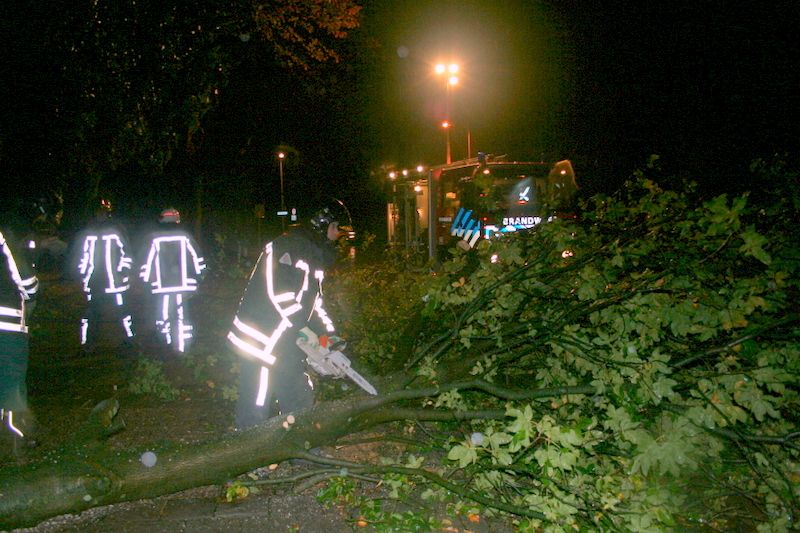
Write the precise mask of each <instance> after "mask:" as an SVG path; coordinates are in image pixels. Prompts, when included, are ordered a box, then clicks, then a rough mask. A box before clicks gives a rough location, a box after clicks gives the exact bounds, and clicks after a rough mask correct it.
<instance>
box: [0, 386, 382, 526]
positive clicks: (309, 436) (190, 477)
mask: <svg viewBox="0 0 800 533" xmlns="http://www.w3.org/2000/svg"><path fill="white" fill-rule="evenodd" d="M364 408H365V402H364V400H363V398H351V399H346V400H339V401H334V402H325V403H321V404H318V405H316V406H314V407H313V408H311V409H308V410H306V411H303V412H299V413H295V414H294V415H293V416H287V417H284V416H281V417H276V418H273V419H270V420H267V421H266V422H264V423H263V424H261V425H259V426H256V427H254V428H251V429H248V430H246V431H241V432H233V433H230V434H226V435H224V436H221V437H219V438H217V439H214V440H211V441H208V442H204V443H199V444H194V445H188V446H183V447H175V446H174V445H172V446H170V447H164V448H163V449H153V450H152V451H153V452H154V453H155V459H156V462H155V464H153V465H152V466H149V467H148V466H146V465H145V464H144V463H148V464H149V462H151V461H148V460H145V461H140V458H141V454H142V452H143V451H145V450H133V451H130V452H127V453H122V452H117V451H111V450H109V449H107V448H105V447H99V446H97V444H96V442H95V443H93V444H90V445H87V446H85V447H77V446H76V447H72V448H70V450H71V451H68V452H65V453H64V454H62V455H60V456H58V457H56V458H50V459H47V460H42V461H41V462H38V463H33V464H26V465H21V466H10V467H6V468H3V469H2V471H0V529H11V528H16V527H25V526H32V525H35V524H37V523H39V522H41V521H43V520H45V519H47V518H50V517H53V516H58V515H62V514H67V513H79V512H81V511H84V510H86V509H89V508H91V507H97V506H101V505H109V504H112V503H119V502H123V501H131V500H138V499H142V498H152V497H157V496H162V495H165V494H171V493H175V492H179V491H181V490H185V489H188V488H192V487H199V486H206V485H213V484H221V483H224V482H226V481H228V480H230V479H232V478H234V477H235V476H238V475H240V474H243V473H245V472H248V471H251V470H253V469H256V468H258V467H261V466H264V465H267V464H272V463H280V462H281V461H285V460H287V459H290V458H292V457H295V456H297V455H298V454H299V453H302V452H303V451H305V450H307V449H309V448H312V447H316V446H320V445H324V444H325V443H328V442H332V441H334V440H335V439H337V438H339V437H342V436H344V435H347V434H349V433H352V432H354V431H358V430H360V429H363V427H364V425H365V424H366V425H371V424H373V423H374V420H373V421H369V422H364V421H362V420H361V419H360V414H362V413H363V412H364ZM91 427H93V428H95V429H97V428H98V427H103V426H98V425H97V422H96V421H92V422H91ZM152 458H153V457H152V456H150V457H148V458H147V459H150V460H152Z"/></svg>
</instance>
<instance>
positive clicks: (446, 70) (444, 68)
mask: <svg viewBox="0 0 800 533" xmlns="http://www.w3.org/2000/svg"><path fill="white" fill-rule="evenodd" d="M434 72H435V73H436V75H437V76H446V78H445V84H444V90H445V99H444V113H445V117H444V121H443V122H442V127H443V128H444V130H445V138H446V141H447V150H446V154H447V158H446V163H447V164H448V165H449V164H450V163H452V158H451V157H450V127H451V126H452V123H451V122H450V91H451V88H452V87H455V86H456V85H458V72H459V66H458V63H450V64H447V65H445V64H444V63H438V64H437V65H436V67H435V68H434Z"/></svg>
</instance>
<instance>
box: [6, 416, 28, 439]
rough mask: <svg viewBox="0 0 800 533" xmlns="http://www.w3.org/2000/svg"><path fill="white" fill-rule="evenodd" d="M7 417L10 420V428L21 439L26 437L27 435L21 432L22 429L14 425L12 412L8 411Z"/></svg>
mask: <svg viewBox="0 0 800 533" xmlns="http://www.w3.org/2000/svg"><path fill="white" fill-rule="evenodd" d="M6 415H7V417H6V418H8V428H9V429H10V430H11V431H13V432H14V433H16V434H17V435H19V436H20V437H24V436H25V435H23V434H22V431H20V429H19V428H18V427H17V426H15V425H14V413H13V412H11V411H6Z"/></svg>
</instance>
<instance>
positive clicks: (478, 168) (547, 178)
mask: <svg viewBox="0 0 800 533" xmlns="http://www.w3.org/2000/svg"><path fill="white" fill-rule="evenodd" d="M404 178H405V179H404ZM390 181H391V187H392V189H391V192H390V195H391V196H390V198H389V204H388V206H387V235H388V240H389V243H390V244H392V245H404V246H405V247H407V248H418V247H420V248H421V247H422V246H423V245H424V244H425V243H426V241H427V248H428V254H429V257H430V258H435V257H436V253H437V249H438V248H440V247H443V246H447V245H448V244H450V243H451V242H452V241H453V239H463V240H465V241H466V242H467V243H468V244H469V245H470V246H474V245H475V243H476V242H477V240H478V239H492V238H495V237H497V236H498V235H500V234H504V233H510V232H514V231H520V230H525V229H530V228H532V227H534V226H536V225H537V224H539V223H541V222H543V221H546V220H549V219H550V218H551V217H555V216H564V215H565V214H567V213H568V212H569V208H570V204H571V202H572V201H573V199H574V197H575V194H576V192H577V190H578V186H577V184H576V181H575V172H574V170H573V168H572V163H571V162H570V161H569V160H566V159H565V160H562V161H558V162H555V163H552V162H551V163H547V162H521V161H509V160H508V159H507V157H506V156H492V155H485V154H480V153H479V155H478V157H476V158H471V159H466V160H463V161H456V162H454V163H451V164H449V165H438V166H434V167H430V168H429V169H427V172H417V173H416V174H413V173H406V174H405V176H404V175H403V174H401V173H398V174H395V178H394V179H393V180H390ZM431 221H433V223H431Z"/></svg>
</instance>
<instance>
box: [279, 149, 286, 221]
mask: <svg viewBox="0 0 800 533" xmlns="http://www.w3.org/2000/svg"><path fill="white" fill-rule="evenodd" d="M284 159H286V153H285V152H278V173H279V174H280V177H281V228H282V229H286V201H285V199H284V196H283V160H284Z"/></svg>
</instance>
